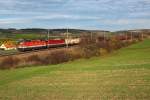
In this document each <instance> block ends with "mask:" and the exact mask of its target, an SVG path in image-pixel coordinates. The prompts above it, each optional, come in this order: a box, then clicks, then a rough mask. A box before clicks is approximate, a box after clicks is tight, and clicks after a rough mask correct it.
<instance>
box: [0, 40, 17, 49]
mask: <svg viewBox="0 0 150 100" xmlns="http://www.w3.org/2000/svg"><path fill="white" fill-rule="evenodd" d="M0 49H2V50H15V49H16V45H15V44H14V43H12V42H6V43H3V44H2V45H1V46H0Z"/></svg>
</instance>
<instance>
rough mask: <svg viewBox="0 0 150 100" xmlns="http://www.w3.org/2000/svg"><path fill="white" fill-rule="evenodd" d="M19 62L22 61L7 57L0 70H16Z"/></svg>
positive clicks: (0, 65) (0, 64)
mask: <svg viewBox="0 0 150 100" xmlns="http://www.w3.org/2000/svg"><path fill="white" fill-rule="evenodd" d="M19 61H20V60H19V59H18V58H16V57H6V58H4V59H3V60H2V61H1V63H0V68H1V69H9V68H15V67H16V66H17V65H18V63H19Z"/></svg>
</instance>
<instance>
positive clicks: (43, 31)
mask: <svg viewBox="0 0 150 100" xmlns="http://www.w3.org/2000/svg"><path fill="white" fill-rule="evenodd" d="M68 31H69V32H70V33H73V34H81V33H91V32H94V33H98V32H109V31H104V30H81V29H68ZM0 32H1V33H20V34H21V33H36V34H46V33H47V32H48V29H40V28H28V29H0ZM49 32H50V33H51V34H60V33H65V32H67V29H49Z"/></svg>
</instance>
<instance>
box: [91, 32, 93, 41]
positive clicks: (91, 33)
mask: <svg viewBox="0 0 150 100" xmlns="http://www.w3.org/2000/svg"><path fill="white" fill-rule="evenodd" d="M92 39H93V35H92V31H91V40H92Z"/></svg>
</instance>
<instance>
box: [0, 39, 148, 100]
mask: <svg viewBox="0 0 150 100" xmlns="http://www.w3.org/2000/svg"><path fill="white" fill-rule="evenodd" d="M42 99H43V100H149V99H150V39H149V40H148V39H147V40H145V41H143V42H140V43H137V44H134V45H131V46H129V47H126V48H122V49H120V50H118V51H115V52H113V53H112V54H110V55H107V56H104V57H93V58H91V59H80V60H76V61H73V62H68V63H64V64H58V65H49V66H39V67H34V66H33V67H30V68H20V69H12V70H0V100H42Z"/></svg>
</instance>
